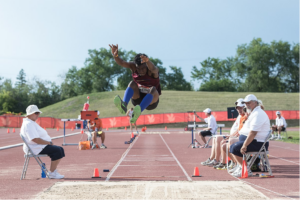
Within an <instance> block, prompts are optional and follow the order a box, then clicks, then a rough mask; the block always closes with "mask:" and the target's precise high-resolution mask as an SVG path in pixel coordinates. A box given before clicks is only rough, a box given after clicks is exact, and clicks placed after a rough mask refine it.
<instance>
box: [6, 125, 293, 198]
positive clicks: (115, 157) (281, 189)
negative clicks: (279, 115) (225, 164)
mask: <svg viewBox="0 0 300 200" xmlns="http://www.w3.org/2000/svg"><path fill="white" fill-rule="evenodd" d="M158 131H160V132H161V133H162V134H157V132H158ZM147 132H154V134H141V135H140V136H139V137H137V139H136V140H135V142H134V143H133V144H132V145H131V146H130V145H126V144H124V141H125V140H129V135H130V133H129V132H125V131H124V130H118V131H107V140H106V142H105V144H106V146H108V149H101V150H99V149H97V150H86V151H79V150H78V149H77V147H76V146H64V149H65V153H66V157H65V158H64V159H62V161H61V163H60V165H59V167H58V170H59V172H60V173H61V174H64V175H65V177H66V178H65V179H64V180H49V179H41V178H40V174H41V170H40V169H39V167H38V165H37V164H36V162H35V160H32V159H31V161H30V163H29V167H28V171H27V175H26V179H25V180H22V181H21V180H20V176H21V172H22V167H23V164H24V157H23V151H22V147H15V148H11V149H6V150H1V151H0V158H1V159H0V169H1V170H0V191H1V198H3V199H13V198H25V199H28V198H34V196H35V195H36V194H38V193H39V192H41V191H43V190H46V189H47V188H49V187H51V186H52V185H53V184H54V183H55V182H57V181H82V180H84V181H95V179H92V178H91V176H92V174H93V169H94V168H99V171H100V176H102V178H101V179H97V181H105V180H107V181H128V180H129V181H130V180H141V181H148V180H151V181H155V180H156V181H167V180H169V181H175V180H182V181H188V180H192V181H208V180H210V181H211V180H215V181H224V180H227V181H236V180H237V179H236V178H234V177H232V176H230V175H229V174H227V172H226V171H223V170H215V169H213V168H211V167H204V166H201V165H200V162H201V161H204V160H206V159H207V157H208V156H209V154H210V149H192V148H187V146H188V145H189V143H190V142H191V138H190V134H187V133H183V132H182V131H181V129H177V130H175V129H170V130H167V131H165V130H163V129H151V130H150V129H147ZM155 132H156V133H155ZM68 133H71V131H69V132H68ZM49 134H50V135H51V136H57V135H59V134H62V131H60V132H59V133H57V132H56V130H50V131H49ZM0 135H1V136H2V137H4V136H5V137H4V138H6V139H7V135H10V136H9V137H8V138H10V140H5V142H2V140H1V141H0V147H1V146H6V145H9V144H13V143H14V142H15V143H20V142H21V141H20V139H19V138H18V137H19V135H18V134H17V133H15V134H12V133H11V134H7V133H6V130H2V129H0ZM80 137H81V135H80V134H79V135H75V136H70V137H67V138H66V142H67V143H78V141H79V139H80ZM8 141H11V142H12V143H9V144H8ZM62 141H63V140H62V138H61V139H55V140H54V143H55V144H57V145H61V144H62ZM269 151H270V157H269V158H270V162H271V166H272V170H273V172H274V175H275V178H247V179H243V180H242V181H245V182H246V183H248V184H250V185H252V186H253V187H254V188H255V189H257V190H259V191H261V192H262V193H264V194H265V195H266V196H268V197H269V198H284V196H281V195H285V196H288V197H291V198H299V145H296V144H289V143H283V142H277V141H271V144H270V148H269ZM122 155H123V156H122ZM43 161H44V162H45V163H46V166H48V167H49V166H50V159H48V158H43ZM196 166H197V167H199V170H200V175H202V177H201V178H194V177H191V175H192V173H193V171H194V167H196ZM103 169H110V170H111V172H110V173H104V172H102V170H103ZM240 181H241V180H240ZM254 185H255V186H254ZM280 194H281V195H280Z"/></svg>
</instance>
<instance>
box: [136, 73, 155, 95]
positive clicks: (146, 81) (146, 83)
mask: <svg viewBox="0 0 300 200" xmlns="http://www.w3.org/2000/svg"><path fill="white" fill-rule="evenodd" d="M132 78H133V80H134V82H136V83H137V85H138V87H139V89H140V91H141V92H142V93H149V91H150V87H152V86H155V87H156V90H157V92H158V94H159V95H161V89H160V83H159V76H158V78H153V77H151V76H149V75H148V71H147V73H146V75H145V76H139V74H138V72H137V70H135V72H134V73H133V74H132Z"/></svg>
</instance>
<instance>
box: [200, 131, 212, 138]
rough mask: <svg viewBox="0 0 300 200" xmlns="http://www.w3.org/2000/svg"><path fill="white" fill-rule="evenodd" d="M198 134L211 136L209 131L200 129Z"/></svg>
mask: <svg viewBox="0 0 300 200" xmlns="http://www.w3.org/2000/svg"><path fill="white" fill-rule="evenodd" d="M200 134H201V135H202V136H203V137H205V136H212V134H211V132H210V131H201V132H200Z"/></svg>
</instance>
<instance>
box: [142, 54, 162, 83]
mask: <svg viewBox="0 0 300 200" xmlns="http://www.w3.org/2000/svg"><path fill="white" fill-rule="evenodd" d="M140 57H141V63H146V65H147V67H148V69H149V70H150V71H151V72H152V74H154V78H157V77H158V67H156V66H155V65H154V64H153V63H152V62H151V61H150V60H149V58H148V57H147V56H144V55H141V56H140Z"/></svg>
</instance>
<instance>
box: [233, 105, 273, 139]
mask: <svg viewBox="0 0 300 200" xmlns="http://www.w3.org/2000/svg"><path fill="white" fill-rule="evenodd" d="M250 131H257V134H256V136H255V138H254V139H256V140H257V141H258V142H264V141H265V138H266V137H267V135H268V133H269V131H270V119H269V117H268V115H267V114H266V112H265V111H264V110H262V109H261V108H260V106H257V107H256V108H254V109H253V111H252V112H251V114H250V115H249V116H248V119H247V120H246V122H245V123H244V125H243V128H242V129H241V130H240V131H239V133H240V135H245V136H248V135H249V133H250Z"/></svg>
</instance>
